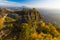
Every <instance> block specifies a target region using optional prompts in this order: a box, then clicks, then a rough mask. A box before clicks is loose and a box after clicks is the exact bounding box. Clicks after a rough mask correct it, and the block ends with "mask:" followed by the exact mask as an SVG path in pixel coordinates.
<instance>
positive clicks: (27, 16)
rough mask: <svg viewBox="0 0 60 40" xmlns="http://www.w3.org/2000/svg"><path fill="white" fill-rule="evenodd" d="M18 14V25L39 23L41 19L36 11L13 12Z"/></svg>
mask: <svg viewBox="0 0 60 40" xmlns="http://www.w3.org/2000/svg"><path fill="white" fill-rule="evenodd" d="M15 13H16V14H18V17H19V18H18V20H17V22H18V23H25V22H28V21H32V22H34V21H40V20H41V19H43V16H42V15H40V13H39V12H38V11H37V10H36V9H34V8H33V9H31V10H30V9H23V10H22V11H15Z"/></svg>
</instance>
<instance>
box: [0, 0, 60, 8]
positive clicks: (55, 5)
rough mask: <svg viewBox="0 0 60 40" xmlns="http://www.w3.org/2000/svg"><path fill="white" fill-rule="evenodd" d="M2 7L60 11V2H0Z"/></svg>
mask: <svg viewBox="0 0 60 40" xmlns="http://www.w3.org/2000/svg"><path fill="white" fill-rule="evenodd" d="M0 6H11V7H15V6H16V7H20V6H27V7H35V8H54V9H60V0H0Z"/></svg>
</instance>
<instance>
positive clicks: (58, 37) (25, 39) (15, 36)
mask: <svg viewBox="0 0 60 40" xmlns="http://www.w3.org/2000/svg"><path fill="white" fill-rule="evenodd" d="M11 14H12V15H14V17H10V16H6V18H5V21H4V22H3V24H2V25H5V26H4V27H3V26H1V27H2V28H1V29H0V40H60V26H57V25H55V24H54V25H53V24H51V23H49V22H48V23H46V22H44V20H43V19H44V16H42V15H41V13H40V12H39V11H37V10H36V9H35V8H33V9H27V8H24V9H23V10H20V11H14V12H13V13H11ZM2 21H3V20H1V21H0V22H2ZM4 23H5V24H4ZM6 23H7V24H8V25H6ZM0 25H1V24H0Z"/></svg>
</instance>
